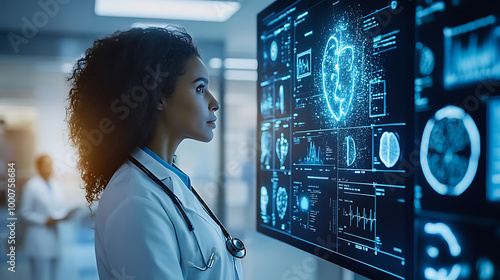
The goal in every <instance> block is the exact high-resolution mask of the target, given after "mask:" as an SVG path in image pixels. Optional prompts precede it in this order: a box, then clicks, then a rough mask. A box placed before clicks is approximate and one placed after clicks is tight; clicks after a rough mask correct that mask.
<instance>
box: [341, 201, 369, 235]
mask: <svg viewBox="0 0 500 280" xmlns="http://www.w3.org/2000/svg"><path fill="white" fill-rule="evenodd" d="M368 211H369V213H368ZM343 212H344V213H343V215H344V216H348V217H349V226H350V227H352V226H353V221H354V223H355V224H356V227H357V228H359V227H360V226H361V227H363V230H365V231H366V230H369V231H373V230H374V224H375V222H376V221H377V217H376V216H375V211H374V210H373V209H366V208H363V210H362V211H361V210H360V209H359V207H356V210H353V209H352V205H349V211H347V209H343Z"/></svg>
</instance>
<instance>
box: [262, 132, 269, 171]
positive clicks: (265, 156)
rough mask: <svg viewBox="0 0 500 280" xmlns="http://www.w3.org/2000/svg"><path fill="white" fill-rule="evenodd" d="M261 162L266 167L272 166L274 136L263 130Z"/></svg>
mask: <svg viewBox="0 0 500 280" xmlns="http://www.w3.org/2000/svg"><path fill="white" fill-rule="evenodd" d="M260 145H261V148H260V164H261V166H262V167H263V168H265V169H270V168H271V164H270V162H271V153H272V152H271V151H272V136H271V133H269V132H268V131H264V132H262V135H261V136H260Z"/></svg>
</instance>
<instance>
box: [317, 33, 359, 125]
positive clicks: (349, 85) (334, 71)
mask: <svg viewBox="0 0 500 280" xmlns="http://www.w3.org/2000/svg"><path fill="white" fill-rule="evenodd" d="M339 29H340V31H339V33H340V35H341V34H342V31H343V30H345V29H346V27H345V26H342V24H340V28H339ZM340 39H341V36H338V37H337V36H336V35H333V36H331V37H330V38H329V39H328V42H327V43H326V47H325V51H324V54H323V62H322V65H321V66H322V68H321V71H322V80H323V92H324V94H325V97H326V103H327V105H328V109H329V110H330V112H331V113H332V115H333V117H334V118H335V120H337V121H338V120H340V119H341V118H342V117H344V116H345V115H347V113H348V112H349V110H350V107H351V101H352V98H353V95H354V75H355V69H354V67H353V63H354V49H353V47H352V46H349V45H344V44H343V43H342V42H341V40H340Z"/></svg>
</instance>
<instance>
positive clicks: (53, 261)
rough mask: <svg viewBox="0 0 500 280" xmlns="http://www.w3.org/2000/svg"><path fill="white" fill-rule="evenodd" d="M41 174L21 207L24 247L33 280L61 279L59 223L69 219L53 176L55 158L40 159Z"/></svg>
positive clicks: (29, 187) (26, 192)
mask: <svg viewBox="0 0 500 280" xmlns="http://www.w3.org/2000/svg"><path fill="white" fill-rule="evenodd" d="M36 167H37V170H38V175H36V176H35V177H33V178H31V179H30V180H29V181H28V182H27V183H26V185H25V187H24V192H23V199H22V201H21V204H20V214H21V217H22V218H23V219H24V221H25V222H26V234H25V239H24V242H25V243H24V247H25V253H26V256H27V257H28V259H29V264H30V267H31V268H30V272H31V273H30V274H31V279H32V280H54V279H57V276H56V272H57V265H58V261H59V257H60V254H61V248H60V247H61V244H60V241H59V233H58V226H57V224H58V223H59V222H60V221H63V220H65V219H68V217H69V215H68V211H67V208H66V206H65V205H64V195H63V191H62V189H61V187H60V186H59V184H58V183H57V181H56V180H55V179H54V178H53V176H52V173H53V172H52V159H51V158H50V157H49V156H48V155H41V156H39V157H38V158H37V160H36Z"/></svg>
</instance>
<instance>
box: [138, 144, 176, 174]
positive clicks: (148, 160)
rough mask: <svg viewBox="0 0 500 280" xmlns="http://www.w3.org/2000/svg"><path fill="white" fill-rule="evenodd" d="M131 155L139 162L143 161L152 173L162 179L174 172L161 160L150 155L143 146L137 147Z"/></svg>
mask: <svg viewBox="0 0 500 280" xmlns="http://www.w3.org/2000/svg"><path fill="white" fill-rule="evenodd" d="M131 156H132V157H133V158H135V159H136V160H137V161H138V162H140V163H142V165H144V166H145V167H146V168H147V169H149V171H151V173H153V174H154V175H155V176H156V177H157V178H158V179H160V181H162V182H163V181H164V180H165V179H167V178H170V177H171V176H172V174H171V173H170V171H169V170H168V169H167V168H165V167H164V166H163V165H162V164H161V163H160V162H158V161H157V160H156V159H154V158H153V157H151V156H150V155H148V154H147V153H146V152H144V151H143V150H142V149H141V148H136V149H135V150H134V152H132V154H131Z"/></svg>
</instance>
